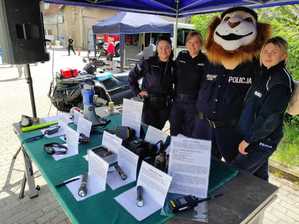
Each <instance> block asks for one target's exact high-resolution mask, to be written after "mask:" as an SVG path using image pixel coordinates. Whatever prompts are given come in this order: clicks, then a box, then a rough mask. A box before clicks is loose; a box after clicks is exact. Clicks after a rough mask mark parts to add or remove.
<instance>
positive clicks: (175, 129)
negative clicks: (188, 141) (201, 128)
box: [170, 100, 196, 137]
mask: <svg viewBox="0 0 299 224" xmlns="http://www.w3.org/2000/svg"><path fill="white" fill-rule="evenodd" d="M195 116H196V108H195V101H183V100H176V101H175V102H174V103H173V105H172V107H171V112H170V134H171V136H175V135H178V134H183V135H185V136H187V137H192V132H193V127H194V121H195Z"/></svg>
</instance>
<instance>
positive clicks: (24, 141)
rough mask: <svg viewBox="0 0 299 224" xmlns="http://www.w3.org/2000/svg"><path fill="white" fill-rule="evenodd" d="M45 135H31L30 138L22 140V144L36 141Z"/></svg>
mask: <svg viewBox="0 0 299 224" xmlns="http://www.w3.org/2000/svg"><path fill="white" fill-rule="evenodd" d="M43 137H44V135H43V134H41V135H37V136H33V137H30V138H26V139H24V140H23V141H22V144H23V143H30V142H35V141H37V140H40V139H41V138H43Z"/></svg>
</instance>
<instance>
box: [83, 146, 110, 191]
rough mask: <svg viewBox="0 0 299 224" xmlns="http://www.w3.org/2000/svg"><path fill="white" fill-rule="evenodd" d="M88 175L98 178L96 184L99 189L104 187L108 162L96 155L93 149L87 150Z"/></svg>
mask: <svg viewBox="0 0 299 224" xmlns="http://www.w3.org/2000/svg"><path fill="white" fill-rule="evenodd" d="M87 154H88V176H93V177H96V178H98V180H101V181H99V183H98V185H99V186H100V187H101V189H103V190H105V189H106V181H107V172H108V168H109V164H108V163H107V162H106V161H105V160H103V159H102V158H101V157H99V156H97V155H96V154H95V153H94V152H93V151H91V150H88V152H87Z"/></svg>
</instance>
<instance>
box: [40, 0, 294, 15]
mask: <svg viewBox="0 0 299 224" xmlns="http://www.w3.org/2000/svg"><path fill="white" fill-rule="evenodd" d="M44 2H48V3H56V4H64V5H77V6H89V7H99V8H109V9H115V10H120V11H131V12H139V13H148V14H156V15H165V16H171V17H183V16H189V15H194V14H200V13H208V12H216V11H223V10H225V9H227V8H230V7H233V6H247V7H250V8H263V7H272V6H280V5H290V4H298V3H299V1H298V0H230V1H228V0H44Z"/></svg>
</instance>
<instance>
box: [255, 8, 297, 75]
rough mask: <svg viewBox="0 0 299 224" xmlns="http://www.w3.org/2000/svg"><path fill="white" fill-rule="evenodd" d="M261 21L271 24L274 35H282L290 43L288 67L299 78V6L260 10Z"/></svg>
mask: <svg viewBox="0 0 299 224" xmlns="http://www.w3.org/2000/svg"><path fill="white" fill-rule="evenodd" d="M258 15H259V19H260V21H261V22H266V23H269V24H271V26H272V31H273V33H272V34H273V36H281V37H283V38H284V39H286V41H287V42H288V44H289V59H288V68H289V70H290V71H291V73H292V75H293V78H294V79H296V80H299V69H298V65H299V6H296V5H290V6H283V7H275V8H270V9H260V10H258Z"/></svg>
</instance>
